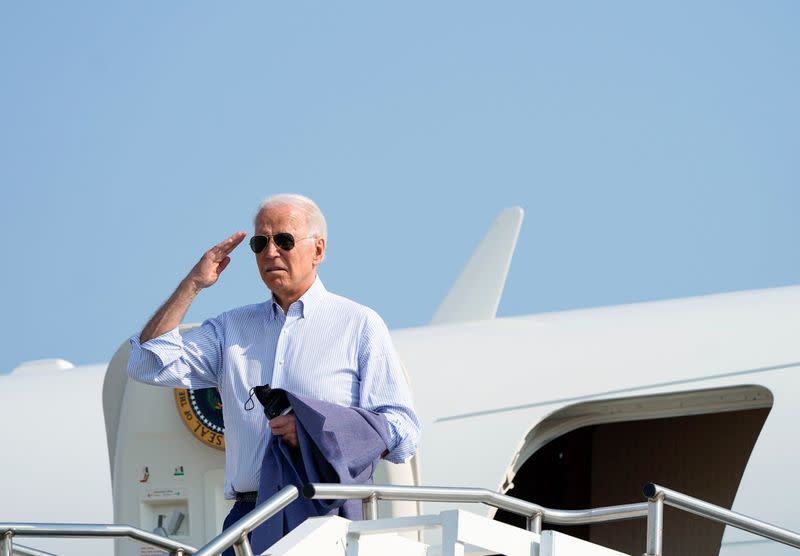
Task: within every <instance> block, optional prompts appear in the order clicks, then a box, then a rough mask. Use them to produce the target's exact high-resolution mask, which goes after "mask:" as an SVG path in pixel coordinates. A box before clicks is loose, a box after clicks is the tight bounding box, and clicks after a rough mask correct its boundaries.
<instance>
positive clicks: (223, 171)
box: [0, 1, 800, 372]
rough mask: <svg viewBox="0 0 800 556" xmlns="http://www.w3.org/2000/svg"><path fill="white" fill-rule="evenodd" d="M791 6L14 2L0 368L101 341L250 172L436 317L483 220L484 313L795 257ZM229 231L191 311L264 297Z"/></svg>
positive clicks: (797, 48) (706, 288)
mask: <svg viewBox="0 0 800 556" xmlns="http://www.w3.org/2000/svg"><path fill="white" fill-rule="evenodd" d="M799 16H800V4H798V3H796V2H790V1H786V2H778V1H774V2H761V3H756V2H669V3H661V4H657V3H652V2H602V3H601V2H558V3H556V2H553V3H535V2H463V1H460V2H435V3H430V2H404V3H373V2H338V3H332V2H292V3H289V2H280V3H279V2H242V3H236V4H230V3H220V2H201V1H197V2H194V1H193V2H188V1H184V2H178V1H176V2H160V1H159V2H157V1H143V2H130V3H126V4H123V3H108V2H82V3H77V2H69V3H65V2H45V1H37V2H5V3H3V4H2V5H0V72H2V73H0V75H2V87H0V187H2V199H3V201H2V203H1V204H0V231H1V232H2V237H3V238H4V241H5V246H6V256H5V257H4V262H3V265H2V272H1V273H0V292H1V293H0V295H1V296H2V308H3V311H4V313H5V318H3V323H2V325H0V326H2V328H3V329H2V350H0V372H7V371H10V370H11V369H12V368H13V367H15V366H16V365H18V364H20V363H21V362H23V361H27V360H31V359H37V358H45V357H62V358H65V359H68V360H70V361H72V362H74V363H76V364H87V363H95V362H101V361H107V360H108V359H109V358H110V357H111V355H112V354H113V353H114V351H115V350H116V348H117V347H118V346H119V345H120V344H121V343H122V342H123V341H124V340H125V338H126V337H127V336H128V335H130V334H132V333H134V332H136V331H137V330H138V329H140V328H141V326H142V325H143V324H144V323H145V321H146V320H147V318H148V317H149V315H150V314H151V313H152V312H153V311H154V310H155V309H156V308H157V306H158V305H159V304H160V303H161V302H162V301H163V300H164V299H165V298H166V297H167V296H168V295H169V294H170V292H171V291H172V289H173V288H174V287H175V286H176V285H177V283H178V281H179V280H180V279H181V278H182V276H183V275H184V274H185V273H186V272H187V271H188V270H189V268H190V267H191V266H192V265H193V264H194V262H195V260H196V259H197V258H199V256H200V255H201V254H202V252H203V251H204V250H205V249H206V248H208V247H209V246H211V245H213V244H214V243H216V242H218V241H220V240H221V239H223V238H225V237H227V236H228V235H229V234H230V233H232V232H233V231H236V230H239V229H245V230H248V231H249V230H250V223H251V219H252V216H253V211H254V209H255V206H256V205H257V204H258V202H259V201H260V200H261V199H262V198H263V197H265V196H267V195H269V194H272V193H278V192H283V191H298V192H301V193H304V194H307V195H310V196H311V197H313V198H314V199H316V200H317V201H318V203H319V204H320V206H321V207H322V209H323V210H324V211H325V213H326V215H327V217H328V221H329V229H330V241H329V250H328V258H327V260H326V261H325V263H324V264H323V267H322V270H321V276H322V277H323V279H324V281H325V283H326V285H327V286H328V287H329V289H331V290H333V291H336V292H337V293H341V294H344V295H347V296H348V297H352V298H354V299H357V300H359V301H361V302H363V303H366V304H367V305H370V306H372V307H374V308H375V309H377V310H378V311H379V312H380V313H381V314H382V315H383V317H384V318H385V320H386V321H387V323H388V324H389V326H390V327H392V328H401V327H409V326H417V325H422V324H425V323H426V322H427V321H428V320H429V319H430V317H431V315H432V314H433V312H434V310H435V309H436V307H437V305H438V303H439V302H440V300H441V299H442V298H443V297H444V295H445V294H446V292H447V290H448V288H449V286H450V284H451V283H452V281H453V280H454V279H455V278H456V276H457V275H458V273H459V271H460V269H461V268H462V266H463V265H464V263H465V262H466V260H467V259H468V257H469V255H470V253H471V252H472V250H473V248H474V247H475V245H476V244H477V242H478V241H479V240H480V238H481V237H482V236H483V234H484V232H485V231H486V229H487V227H488V226H489V224H490V223H491V221H492V220H493V218H494V217H495V215H496V214H497V213H498V212H499V211H500V210H501V209H502V208H504V207H507V206H512V205H519V206H521V207H523V208H524V209H525V211H526V220H525V223H524V225H523V229H522V233H521V235H520V240H519V244H518V248H517V253H516V255H515V258H514V260H513V262H512V266H511V272H510V275H509V279H508V283H507V287H506V293H505V296H504V299H503V301H502V303H501V306H500V311H499V314H500V315H501V316H506V315H518V314H527V313H535V312H542V311H556V310H564V309H571V308H578V307H592V306H599V305H609V304H619V303H630V302H637V301H646V300H654V299H666V298H672V297H682V296H691V295H703V294H709V293H717V292H726V291H735V290H741V289H752V288H765V287H774V286H783V285H790V284H797V283H798V282H800V262H799V261H798V256H797V249H796V241H797V238H798V237H800V223H798V218H797V212H798V201H799V200H800V194H798V177H800V156H798V153H800V103H798V101H797V99H798V98H800V90H798V89H800V81H799V80H800V67H798V66H800V34H799V33H797V25H798V21H800V17H799ZM264 296H265V290H264V287H263V284H262V283H261V282H260V280H259V278H258V275H257V273H256V271H255V266H254V263H253V261H252V255H251V254H250V253H249V252H246V251H245V248H240V249H239V250H237V251H236V252H235V253H234V258H233V262H232V264H231V266H230V267H229V268H228V270H227V271H226V273H225V275H224V276H223V278H222V280H221V281H220V283H218V284H217V285H216V286H215V287H214V288H212V289H210V290H207V291H205V292H203V294H202V296H201V297H200V298H199V299H198V300H197V301H196V302H195V304H194V306H193V307H192V309H191V310H190V313H189V315H188V317H187V320H189V321H200V320H202V319H203V318H204V317H207V316H212V315H214V314H217V313H219V312H221V311H224V310H225V309H228V308H230V307H233V306H237V305H242V304H246V303H252V302H256V301H259V300H262V299H264Z"/></svg>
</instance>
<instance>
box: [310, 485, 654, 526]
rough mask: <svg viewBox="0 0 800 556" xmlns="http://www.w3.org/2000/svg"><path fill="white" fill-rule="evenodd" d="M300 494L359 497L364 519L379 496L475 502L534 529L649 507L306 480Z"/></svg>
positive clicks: (628, 515)
mask: <svg viewBox="0 0 800 556" xmlns="http://www.w3.org/2000/svg"><path fill="white" fill-rule="evenodd" d="M303 495H304V496H305V497H306V498H324V499H356V500H358V499H360V500H362V502H363V504H364V519H377V517H378V511H377V504H378V500H415V501H422V502H476V503H482V504H486V505H487V506H492V507H495V508H497V509H500V510H505V511H508V512H511V513H515V514H517V515H522V516H525V518H526V519H527V529H528V530H529V531H532V532H534V533H541V531H542V522H543V521H544V522H546V523H554V524H557V525H583V524H589V523H603V522H607V521H620V520H624V519H634V518H638V517H644V516H646V515H647V509H648V503H647V502H640V503H638V504H624V505H619V506H605V507H601V508H591V509H587V510H554V509H552V508H545V507H544V506H540V505H538V504H534V503H532V502H527V501H525V500H520V499H519V498H514V497H512V496H508V495H506V494H500V493H498V492H494V491H491V490H488V489H485V488H458V487H421V486H395V485H340V484H336V483H309V484H307V485H305V486H304V487H303Z"/></svg>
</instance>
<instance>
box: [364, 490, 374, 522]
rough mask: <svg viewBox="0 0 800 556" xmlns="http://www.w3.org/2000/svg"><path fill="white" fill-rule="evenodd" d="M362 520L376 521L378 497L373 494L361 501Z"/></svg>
mask: <svg viewBox="0 0 800 556" xmlns="http://www.w3.org/2000/svg"><path fill="white" fill-rule="evenodd" d="M361 507H362V508H363V510H364V519H378V495H377V494H375V493H374V492H373V493H372V494H370V495H369V496H367V497H366V498H364V499H363V500H362V501H361Z"/></svg>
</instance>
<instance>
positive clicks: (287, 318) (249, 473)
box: [128, 278, 419, 498]
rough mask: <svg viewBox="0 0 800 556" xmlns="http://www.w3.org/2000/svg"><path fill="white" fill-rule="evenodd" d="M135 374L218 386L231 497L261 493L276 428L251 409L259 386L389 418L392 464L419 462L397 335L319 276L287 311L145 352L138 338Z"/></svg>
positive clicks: (239, 318)
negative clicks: (393, 338)
mask: <svg viewBox="0 0 800 556" xmlns="http://www.w3.org/2000/svg"><path fill="white" fill-rule="evenodd" d="M131 346H132V351H131V355H130V359H129V360H128V375H129V376H130V377H131V378H133V379H134V380H137V381H139V382H145V383H148V384H156V385H160V386H172V387H176V388H209V387H212V386H214V387H217V388H218V389H219V392H220V395H221V397H222V408H223V409H222V410H223V416H224V419H225V495H226V497H228V498H232V497H233V496H234V495H235V493H236V492H249V491H254V490H258V482H259V474H260V469H261V460H262V459H263V458H264V450H265V448H266V445H267V442H268V441H269V438H270V429H269V426H268V425H267V420H266V417H265V416H264V412H263V410H262V409H261V405H260V404H259V403H258V402H257V400H255V398H253V401H255V402H256V408H255V409H254V410H252V411H245V409H244V404H245V401H247V399H248V397H249V396H250V389H251V388H252V387H254V386H259V385H262V384H269V385H270V386H272V387H273V388H284V389H286V390H288V391H290V392H293V393H295V394H300V395H303V396H308V397H312V398H316V399H319V400H323V401H327V402H331V403H335V404H339V405H343V406H348V407H353V406H356V407H362V408H364V409H368V410H371V411H376V412H379V413H382V414H383V415H385V416H386V419H387V421H388V422H389V434H390V436H391V439H392V440H391V446H389V450H390V452H389V454H388V455H387V456H386V459H388V460H389V461H392V462H395V463H400V462H403V461H405V460H406V459H408V458H409V457H411V456H412V455H414V452H415V451H416V449H417V437H418V435H419V420H418V419H417V415H416V413H414V410H413V408H412V403H411V391H410V388H409V386H408V382H407V380H406V377H405V374H404V372H403V368H402V365H401V363H400V359H399V358H398V356H397V353H396V352H395V349H394V346H393V344H392V341H391V338H390V336H389V330H388V329H387V328H386V325H385V324H384V322H383V320H382V319H381V318H380V316H378V314H377V313H376V312H375V311H373V310H372V309H369V308H368V307H365V306H363V305H359V304H358V303H355V302H354V301H351V300H349V299H347V298H344V297H341V296H339V295H335V294H332V293H330V292H328V291H327V290H326V289H325V286H323V285H322V282H321V281H320V279H319V278H317V279H316V281H315V282H314V284H313V285H312V286H311V288H309V290H308V291H307V292H306V293H305V294H304V295H303V296H302V297H301V298H300V299H298V300H297V301H296V302H295V303H293V304H292V305H291V306H290V307H289V311H288V312H287V313H286V314H285V315H284V313H283V309H281V307H280V306H279V305H278V304H277V303H275V302H274V301H272V300H270V301H267V302H265V303H259V304H256V305H247V306H245V307H239V308H237V309H233V310H231V311H228V312H225V313H222V314H221V315H219V316H217V317H215V318H212V319H209V320H207V321H205V322H204V323H203V324H202V326H200V327H199V328H195V329H193V330H190V331H187V332H186V333H184V334H183V336H181V334H179V333H178V330H177V329H175V330H172V331H170V332H167V333H165V334H163V335H161V336H159V337H157V338H153V339H151V340H149V341H147V342H145V343H143V344H140V343H139V337H138V336H134V337H133V338H131Z"/></svg>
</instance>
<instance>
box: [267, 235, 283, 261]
mask: <svg viewBox="0 0 800 556" xmlns="http://www.w3.org/2000/svg"><path fill="white" fill-rule="evenodd" d="M264 252H266V254H267V256H268V257H277V256H278V255H279V254H280V249H278V246H277V245H275V238H273V237H272V236H269V239H267V246H266V247H264Z"/></svg>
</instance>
